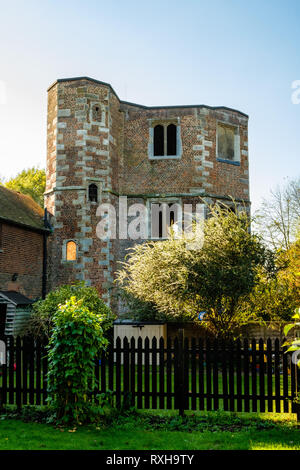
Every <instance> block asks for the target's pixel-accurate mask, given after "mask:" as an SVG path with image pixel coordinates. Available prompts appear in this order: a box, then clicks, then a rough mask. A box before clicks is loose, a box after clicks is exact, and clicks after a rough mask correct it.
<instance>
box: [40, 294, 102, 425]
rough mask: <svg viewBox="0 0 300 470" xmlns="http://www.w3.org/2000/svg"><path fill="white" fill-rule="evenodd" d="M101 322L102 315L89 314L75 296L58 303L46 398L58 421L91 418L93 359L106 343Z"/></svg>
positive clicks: (86, 420) (77, 421)
mask: <svg viewBox="0 0 300 470" xmlns="http://www.w3.org/2000/svg"><path fill="white" fill-rule="evenodd" d="M103 321H104V317H103V316H101V315H98V314H95V313H92V312H91V311H90V310H89V309H88V308H87V307H86V306H85V304H84V301H83V299H81V300H77V299H76V297H71V298H70V300H68V301H67V302H66V303H65V304H63V305H60V307H59V308H58V310H57V311H56V313H55V314H54V316H53V324H54V327H53V330H52V333H51V338H50V341H49V345H48V351H49V353H48V359H49V369H48V375H47V378H48V395H49V399H48V401H49V404H50V405H51V406H52V407H53V408H54V410H55V413H56V418H57V420H58V421H61V422H63V423H73V422H74V423H77V424H80V423H83V422H88V421H91V420H92V419H93V410H92V403H91V399H90V392H92V390H91V384H92V379H93V375H94V370H95V360H96V358H97V357H99V356H98V355H99V352H100V351H101V350H105V349H106V347H107V345H108V341H107V339H106V338H105V337H104V332H103V327H102V325H103Z"/></svg>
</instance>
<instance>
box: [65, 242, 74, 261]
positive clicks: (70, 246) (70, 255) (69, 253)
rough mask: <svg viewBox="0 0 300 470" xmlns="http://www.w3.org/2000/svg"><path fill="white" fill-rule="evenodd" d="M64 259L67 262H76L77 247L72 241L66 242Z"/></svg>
mask: <svg viewBox="0 0 300 470" xmlns="http://www.w3.org/2000/svg"><path fill="white" fill-rule="evenodd" d="M66 259H67V261H76V259H77V246H76V243H75V242H74V241H73V240H71V241H69V242H67V246H66Z"/></svg>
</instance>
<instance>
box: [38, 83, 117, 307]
mask: <svg viewBox="0 0 300 470" xmlns="http://www.w3.org/2000/svg"><path fill="white" fill-rule="evenodd" d="M119 109H120V105H119V100H118V98H117V97H116V95H115V93H114V92H113V91H112V89H111V87H110V86H109V85H107V84H103V83H101V82H96V81H91V80H88V79H80V80H76V79H75V80H58V81H57V82H56V83H54V84H53V85H52V86H51V87H50V88H49V90H48V122H47V126H48V127H47V169H46V174H47V185H46V193H45V207H46V208H47V210H48V212H49V214H50V216H51V219H50V220H51V224H52V227H53V235H52V237H50V240H49V263H48V264H49V273H48V286H49V289H52V288H54V287H56V286H58V285H61V284H64V283H71V282H74V281H78V280H82V281H85V283H86V284H87V285H93V286H96V287H97V289H98V291H99V293H100V294H101V295H102V297H103V298H104V299H105V300H106V301H107V302H108V303H109V289H110V287H111V286H112V280H113V271H114V254H113V253H114V251H115V250H114V246H113V244H114V241H107V242H104V241H101V242H100V240H99V239H98V238H97V236H96V231H95V228H96V225H97V222H98V221H99V218H97V217H96V210H97V207H98V204H99V201H100V199H101V202H111V203H113V202H114V201H113V200H114V199H115V196H114V195H113V193H114V190H115V189H116V185H117V176H118V162H119V160H120V159H119V154H118V152H119V151H120V149H121V145H122V142H120V139H121V136H122V124H123V116H122V114H121V113H120V111H119Z"/></svg>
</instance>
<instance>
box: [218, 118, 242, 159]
mask: <svg viewBox="0 0 300 470" xmlns="http://www.w3.org/2000/svg"><path fill="white" fill-rule="evenodd" d="M222 125H224V126H227V127H232V129H233V130H234V159H233V160H228V159H224V158H220V157H219V156H218V127H219V126H222ZM216 159H217V161H218V162H222V163H229V164H231V165H238V166H239V165H240V164H241V143H240V128H239V126H238V125H235V124H230V123H228V122H226V121H221V120H219V119H218V120H217V124H216Z"/></svg>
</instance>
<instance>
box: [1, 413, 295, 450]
mask: <svg viewBox="0 0 300 470" xmlns="http://www.w3.org/2000/svg"><path fill="white" fill-rule="evenodd" d="M0 449H1V450H34V449H37V450H42V449H45V450H65V449H70V450H72V449H74V450H75V449H80V450H96V449H107V450H118V449H119V450H121V449H130V450H132V449H134V450H147V449H148V450H166V449H167V450H171V449H175V450H198V449H199V450H203V449H220V450H223V449H245V450H246V449H250V450H251V449H252V450H255V449H294V450H300V432H299V428H298V427H297V423H296V421H295V417H294V415H288V416H287V415H285V416H283V415H277V416H275V415H268V416H267V415H262V416H258V415H251V416H249V415H248V416H247V417H246V416H245V415H243V416H242V417H239V416H238V415H237V414H229V413H222V412H215V413H204V414H202V413H197V414H196V415H191V416H189V417H188V419H184V420H181V419H180V418H178V417H177V415H174V414H173V416H172V415H171V414H169V415H168V414H167V413H161V412H160V413H158V412H157V413H150V412H148V413H145V412H141V413H137V414H136V413H135V414H133V415H132V416H131V415H129V416H127V417H122V416H119V417H115V419H114V420H113V421H112V422H110V423H109V422H103V423H102V424H100V425H98V426H97V427H96V426H81V427H78V428H77V429H76V430H74V429H72V428H71V429H70V428H64V429H60V428H56V427H54V426H53V425H50V424H40V423H35V422H24V421H21V420H20V419H11V418H9V419H8V418H6V417H5V416H2V417H0Z"/></svg>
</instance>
